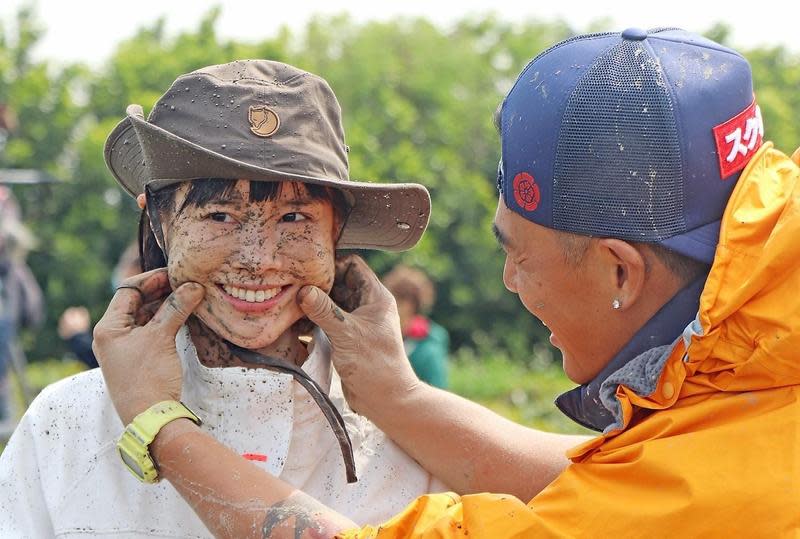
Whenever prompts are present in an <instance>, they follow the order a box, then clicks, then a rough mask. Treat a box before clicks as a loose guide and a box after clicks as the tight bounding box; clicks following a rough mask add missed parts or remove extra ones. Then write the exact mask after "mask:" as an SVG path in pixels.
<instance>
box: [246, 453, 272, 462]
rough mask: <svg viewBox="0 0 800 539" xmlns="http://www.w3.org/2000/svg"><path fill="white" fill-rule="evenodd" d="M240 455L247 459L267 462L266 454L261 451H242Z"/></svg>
mask: <svg viewBox="0 0 800 539" xmlns="http://www.w3.org/2000/svg"><path fill="white" fill-rule="evenodd" d="M242 456H243V457H244V458H246V459H247V460H255V461H257V462H267V456H266V455H262V454H261V453H242Z"/></svg>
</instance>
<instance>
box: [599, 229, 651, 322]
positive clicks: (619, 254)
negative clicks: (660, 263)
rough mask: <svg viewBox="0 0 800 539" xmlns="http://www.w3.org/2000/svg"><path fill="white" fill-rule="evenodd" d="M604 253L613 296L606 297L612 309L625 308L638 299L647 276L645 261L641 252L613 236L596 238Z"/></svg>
mask: <svg viewBox="0 0 800 539" xmlns="http://www.w3.org/2000/svg"><path fill="white" fill-rule="evenodd" d="M597 242H598V246H599V247H600V249H602V251H603V254H605V257H604V259H605V260H606V261H607V267H608V279H609V281H610V282H609V284H610V285H611V287H610V289H611V290H612V291H613V293H614V297H610V298H608V302H609V305H613V308H614V309H619V310H625V309H628V308H630V307H632V306H633V305H635V304H636V302H637V301H638V300H639V298H640V297H641V295H642V291H643V290H644V285H645V280H646V278H647V261H646V259H645V257H644V255H643V254H642V252H641V251H640V250H639V249H638V248H636V247H635V246H634V245H632V244H630V243H628V242H627V241H623V240H618V239H614V238H602V239H599V240H597Z"/></svg>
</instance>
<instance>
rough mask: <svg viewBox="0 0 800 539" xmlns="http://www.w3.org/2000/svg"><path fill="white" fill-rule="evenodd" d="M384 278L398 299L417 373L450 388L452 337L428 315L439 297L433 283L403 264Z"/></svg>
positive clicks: (436, 385)
mask: <svg viewBox="0 0 800 539" xmlns="http://www.w3.org/2000/svg"><path fill="white" fill-rule="evenodd" d="M382 281H383V285H384V286H385V287H386V288H388V289H389V292H391V293H392V295H393V296H394V299H395V301H396V302H397V312H398V314H399V315H400V328H401V329H402V330H403V346H404V347H405V350H406V355H407V356H408V360H409V361H410V362H411V367H412V368H413V369H414V372H415V373H416V374H417V376H419V379H420V380H422V381H423V382H426V383H428V384H430V385H432V386H435V387H440V388H443V389H447V386H448V383H447V367H448V365H447V363H448V357H447V356H448V351H449V348H450V336H449V335H448V334H447V330H446V329H444V328H443V327H442V326H440V325H439V324H437V323H436V322H434V321H433V320H431V319H430V318H428V317H427V316H425V313H427V312H428V311H430V309H431V307H433V302H434V300H435V298H436V291H435V290H434V288H433V282H431V280H430V279H429V278H428V276H427V275H425V274H424V273H423V272H422V271H420V270H418V269H414V268H409V267H408V266H402V265H400V266H395V267H394V268H393V269H392V270H391V271H390V272H389V273H387V274H386V275H384V277H383V279H382Z"/></svg>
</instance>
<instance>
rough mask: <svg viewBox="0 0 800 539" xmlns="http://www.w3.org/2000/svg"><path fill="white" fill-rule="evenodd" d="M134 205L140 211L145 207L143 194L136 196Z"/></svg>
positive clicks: (145, 199)
mask: <svg viewBox="0 0 800 539" xmlns="http://www.w3.org/2000/svg"><path fill="white" fill-rule="evenodd" d="M136 205H137V206H139V209H140V210H143V209H145V208H146V207H147V197H146V196H145V194H144V193H140V194H139V195H137V196H136Z"/></svg>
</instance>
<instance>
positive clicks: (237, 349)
mask: <svg viewBox="0 0 800 539" xmlns="http://www.w3.org/2000/svg"><path fill="white" fill-rule="evenodd" d="M226 344H227V345H228V348H229V349H230V351H231V352H232V353H233V354H234V355H235V356H236V357H238V358H239V359H241V360H242V361H244V362H245V363H250V364H254V365H260V366H262V367H267V368H270V369H274V370H277V371H281V372H285V373H288V374H291V375H292V377H293V378H294V379H295V380H296V381H297V383H299V384H300V385H301V386H303V387H304V388H305V389H306V391H308V393H309V395H311V397H312V398H313V399H314V402H316V403H317V406H319V409H320V410H322V415H324V416H325V419H327V420H328V424H329V425H330V426H331V429H332V430H333V433H334V434H335V435H336V440H337V441H338V442H339V448H340V449H341V450H342V458H343V459H344V468H345V471H346V472H347V482H348V483H355V482H356V481H358V478H357V477H356V462H355V459H354V458H353V442H351V441H350V435H349V434H347V428H346V427H345V424H344V419H342V416H341V414H339V410H337V409H336V407H335V406H334V405H333V403H332V402H331V400H330V399H329V398H328V395H326V394H325V392H324V391H323V390H322V388H321V387H319V384H317V383H316V382H315V381H314V380H313V379H311V377H309V376H308V374H306V373H305V371H304V370H303V369H301V368H300V367H298V366H297V365H294V364H292V363H289V362H287V361H285V360H282V359H278V358H274V357H269V356H264V355H262V354H259V353H257V352H253V351H252V350H248V349H246V348H242V347H241V346H237V345H235V344H233V343H231V342H227V341H226Z"/></svg>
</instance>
